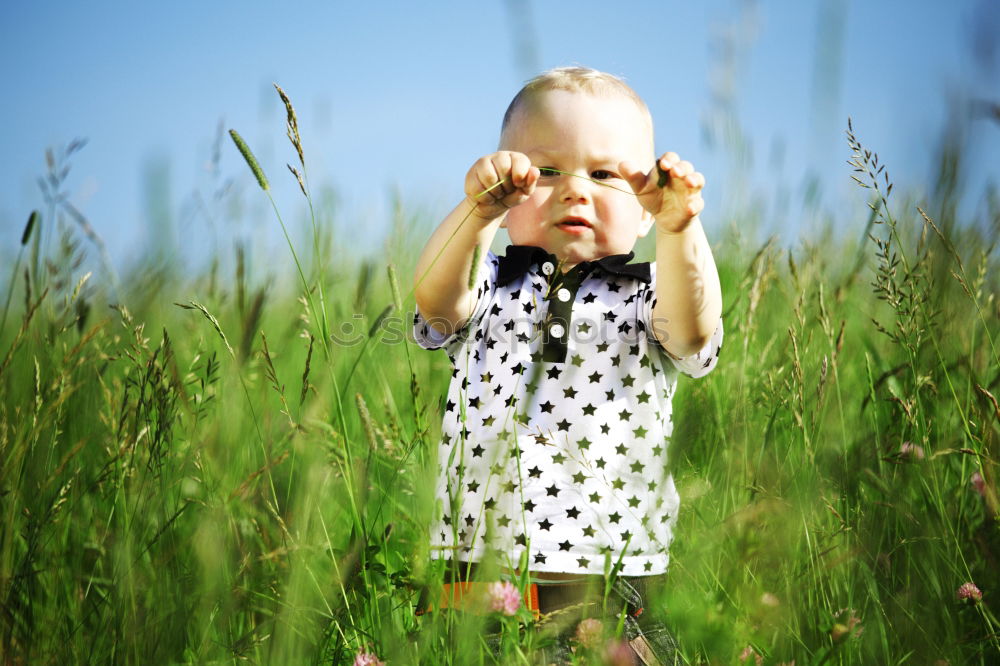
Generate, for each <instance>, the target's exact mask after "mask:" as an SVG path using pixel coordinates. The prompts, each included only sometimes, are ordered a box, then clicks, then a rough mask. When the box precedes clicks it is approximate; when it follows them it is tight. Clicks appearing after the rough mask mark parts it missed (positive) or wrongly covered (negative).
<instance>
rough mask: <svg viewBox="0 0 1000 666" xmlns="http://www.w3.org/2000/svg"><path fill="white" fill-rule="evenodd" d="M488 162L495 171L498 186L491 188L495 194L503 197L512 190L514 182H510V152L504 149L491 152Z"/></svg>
mask: <svg viewBox="0 0 1000 666" xmlns="http://www.w3.org/2000/svg"><path fill="white" fill-rule="evenodd" d="M490 162H491V163H492V164H493V169H494V171H495V172H496V177H497V180H498V181H499V182H500V186H499V187H497V188H496V189H494V190H491V191H492V192H493V194H494V195H495V196H499V197H504V196H506V195H508V194H510V193H511V192H513V191H514V184H513V183H512V182H511V154H510V153H509V152H506V151H500V152H498V153H493V155H491V156H490Z"/></svg>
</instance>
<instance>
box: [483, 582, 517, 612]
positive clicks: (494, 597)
mask: <svg viewBox="0 0 1000 666" xmlns="http://www.w3.org/2000/svg"><path fill="white" fill-rule="evenodd" d="M487 597H488V601H489V608H490V610H492V611H497V612H498V613H503V614H504V615H513V614H514V613H516V612H517V609H518V608H520V607H521V593H520V592H518V590H517V588H516V587H514V585H513V583H510V582H507V581H505V582H502V583H490V585H489V588H487Z"/></svg>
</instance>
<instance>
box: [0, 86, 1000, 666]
mask: <svg viewBox="0 0 1000 666" xmlns="http://www.w3.org/2000/svg"><path fill="white" fill-rule="evenodd" d="M282 96H283V100H284V101H285V102H286V107H287V108H288V109H289V117H290V118H294V116H293V114H292V112H291V110H290V109H291V104H290V102H288V101H287V97H285V96H284V95H282ZM289 128H290V129H289V132H290V138H292V142H293V146H295V149H296V152H297V155H298V157H299V161H300V166H301V167H302V171H303V173H304V171H305V164H304V163H302V162H301V148H300V144H298V135H297V125H295V124H293V123H292V121H291V120H289ZM293 129H295V130H296V131H292V130H293ZM850 140H851V146H852V148H853V149H854V151H855V168H856V169H859V170H860V171H858V173H859V174H860V176H859V177H858V178H859V180H860V182H861V184H862V185H865V186H867V187H869V188H878V189H876V190H875V191H876V194H877V196H876V199H875V200H874V201H873V204H872V206H873V213H874V215H875V217H873V220H874V221H873V224H872V225H871V236H870V238H867V239H865V240H863V241H862V245H854V244H852V243H851V242H849V241H846V240H844V239H843V238H840V239H834V240H829V239H827V240H824V241H823V242H822V243H816V244H809V243H808V242H807V243H805V244H804V245H803V247H802V248H800V249H798V250H796V251H794V252H792V251H788V250H784V249H782V248H780V247H779V246H778V245H777V244H776V243H775V242H773V241H769V242H767V243H764V244H763V245H762V246H759V247H752V246H747V245H745V244H744V243H743V242H742V241H740V240H739V239H738V236H737V235H736V234H735V233H729V234H726V235H723V236H722V237H720V238H718V239H716V243H715V246H716V248H717V260H718V263H719V269H720V274H721V275H722V278H723V291H724V294H725V298H726V311H725V322H726V342H725V348H724V350H723V353H722V355H721V358H720V363H719V366H718V368H717V369H716V370H715V372H713V373H712V374H711V375H710V376H709V377H707V378H705V379H703V380H699V381H686V382H685V381H682V383H681V385H680V388H679V392H678V397H677V399H676V403H675V414H676V416H675V418H676V421H677V424H676V429H675V435H674V442H673V445H672V447H673V448H672V449H671V452H672V456H673V470H674V474H675V477H676V479H677V483H678V486H679V489H680V492H681V496H682V512H681V515H680V519H679V523H678V525H677V530H676V539H675V541H674V544H673V547H672V555H671V557H672V561H671V569H670V574H669V576H668V584H667V585H666V586H665V587H664V589H661V590H659V591H658V594H657V595H656V596H655V599H656V602H657V603H656V604H654V606H655V607H656V608H659V609H660V610H661V612H662V613H663V614H664V617H665V619H666V622H667V624H668V626H669V627H670V629H671V630H672V631H673V633H674V634H675V635H676V637H677V639H678V641H679V643H680V646H681V650H682V652H683V654H684V656H685V658H686V659H687V660H688V661H690V662H692V663H736V662H739V661H740V660H741V655H742V658H743V659H745V663H753V661H754V659H755V657H754V655H760V656H761V657H762V658H763V661H764V663H782V662H791V661H792V660H794V661H795V663H796V664H800V665H802V664H821V663H843V664H872V663H884V664H889V663H901V662H903V661H907V660H909V661H910V662H912V663H934V661H935V660H938V659H944V660H947V661H948V662H949V663H951V664H975V663H995V662H996V660H997V658H998V656H1000V644H998V638H997V632H998V622H997V620H996V618H995V616H994V610H993V609H994V608H995V604H996V599H997V598H1000V587H998V578H997V576H996V571H997V558H998V555H1000V535H998V523H997V517H998V498H997V467H996V450H997V445H998V435H1000V406H998V403H997V400H996V398H995V397H994V396H996V394H997V391H998V384H1000V362H998V356H997V351H996V342H997V336H998V332H1000V304H998V302H997V299H996V294H997V292H998V286H1000V285H998V284H997V281H998V279H1000V270H998V266H997V257H996V253H995V241H994V240H993V239H991V238H987V237H984V234H982V233H980V232H978V231H977V230H976V229H975V228H972V227H970V226H968V225H958V224H954V221H953V220H949V221H947V222H948V223H947V224H937V223H936V222H935V221H933V220H932V219H930V218H929V217H927V216H926V215H924V214H923V213H922V211H921V210H918V209H917V208H916V206H914V205H912V204H909V203H905V204H899V203H896V202H895V200H894V199H890V197H889V189H888V183H889V181H888V177H887V176H885V175H883V174H884V170H883V169H884V167H883V166H882V165H880V164H878V161H877V156H874V155H873V154H872V153H869V151H867V150H865V149H864V148H863V147H862V146H861V144H860V142H858V141H857V140H856V139H855V137H854V136H853V135H852V136H851V137H850ZM295 177H296V179H297V180H299V183H300V187H301V188H302V191H303V193H308V186H307V182H308V181H307V180H305V179H304V178H303V177H301V176H300V175H298V174H296V175H295ZM880 179H881V180H880ZM890 211H895V212H892V213H891V212H890ZM46 219H47V218H46V217H42V218H41V219H40V220H39V221H38V224H40V225H43V224H44V223H45V221H46ZM311 224H312V230H313V247H312V256H311V257H309V256H305V255H303V256H302V257H301V258H302V259H303V260H304V261H299V257H296V259H295V261H293V262H289V266H288V268H289V270H288V273H289V275H288V277H289V278H290V281H291V282H294V283H295V284H296V285H297V286H296V289H297V291H289V290H285V291H283V290H282V288H281V287H280V286H274V287H272V288H271V289H270V290H268V291H266V292H265V289H264V287H263V286H258V287H256V289H258V290H257V291H255V284H256V283H263V281H264V280H265V279H266V278H265V276H256V275H253V274H252V273H250V272H249V271H248V270H247V267H246V265H245V264H244V262H243V261H242V259H240V260H239V261H238V262H237V266H236V268H235V270H234V279H233V281H232V289H231V290H229V289H227V288H225V287H221V286H220V283H222V284H224V283H225V280H220V279H219V277H218V275H217V274H216V269H213V270H212V271H209V272H206V274H204V275H201V276H197V277H195V278H193V279H190V280H187V281H182V280H181V278H180V277H177V276H178V275H179V274H180V271H171V272H170V275H172V276H174V277H172V278H170V281H169V282H167V283H166V284H163V283H161V284H158V285H156V291H150V292H146V291H144V290H143V289H145V288H144V287H140V288H138V289H139V290H137V288H136V287H133V290H132V291H131V292H129V293H127V294H126V295H124V296H123V297H122V299H121V301H120V304H119V305H118V306H117V307H116V309H115V310H113V311H109V314H108V315H105V316H103V317H102V318H97V320H96V321H91V318H92V317H91V314H90V312H91V310H90V308H89V307H86V308H84V307H81V306H80V303H81V302H85V301H86V302H94V301H96V300H98V299H97V295H96V294H95V293H94V292H93V291H88V290H87V289H85V288H84V285H85V284H86V279H85V276H80V275H78V274H76V273H77V272H79V265H80V264H79V261H77V260H76V258H77V257H78V256H79V253H80V250H79V246H78V243H76V242H75V240H74V238H73V236H72V234H70V235H68V236H67V237H66V238H65V240H64V242H63V243H61V244H60V248H59V249H58V250H57V251H56V252H57V255H56V256H54V257H52V260H51V262H50V263H51V265H52V266H53V267H60V268H58V269H54V270H52V271H49V272H47V271H46V270H45V269H43V268H38V269H36V270H35V271H29V273H28V280H27V281H26V282H25V281H23V280H22V281H17V282H15V283H14V284H12V286H11V290H12V292H13V291H14V290H15V289H16V290H17V293H18V294H19V295H23V298H21V299H19V300H20V301H21V302H22V303H23V305H22V306H21V307H19V308H17V309H15V310H14V311H12V313H11V314H12V322H14V323H13V324H12V326H11V327H10V328H9V329H8V328H4V329H3V330H2V331H0V394H2V400H0V512H2V520H0V608H2V611H0V650H2V657H0V660H2V661H3V662H4V663H8V662H10V663H21V662H23V663H54V662H58V663H212V662H224V661H225V662H235V661H249V662H253V663H264V664H268V663H274V664H279V663H280V664H295V663H351V661H352V660H353V659H354V655H355V654H356V653H357V652H358V651H359V650H361V649H366V650H368V651H370V652H372V653H374V654H378V655H379V656H380V658H381V659H383V660H384V661H386V662H387V663H390V664H393V663H396V664H416V663H433V664H441V663H445V664H469V663H493V658H492V657H490V656H488V655H490V650H489V648H488V647H487V645H486V639H485V638H484V637H485V636H487V635H491V634H492V635H495V636H496V641H497V644H498V645H499V647H498V648H497V649H498V650H499V652H500V654H501V655H502V656H501V657H500V663H532V660H533V659H534V658H535V656H536V655H537V654H538V651H539V650H540V649H544V647H545V646H546V645H547V641H548V642H551V636H549V635H547V634H546V631H545V627H544V626H543V625H539V624H537V623H535V622H534V621H533V620H532V619H531V617H530V615H529V614H527V613H522V614H521V615H519V616H515V617H512V618H482V617H476V616H472V615H469V616H466V615H463V614H460V613H430V614H425V615H419V616H418V615H416V614H415V613H414V611H415V610H416V609H417V608H418V606H419V605H421V604H420V595H421V592H422V591H423V590H424V589H434V586H435V585H439V584H440V582H441V581H442V580H443V579H444V576H445V573H446V572H445V571H444V566H443V565H441V564H440V563H437V562H432V560H431V555H430V552H429V546H428V541H427V538H426V534H425V533H426V526H427V524H428V523H429V521H430V517H431V515H432V514H433V512H434V510H435V507H434V498H433V492H432V489H433V476H434V469H435V466H436V464H437V463H436V460H435V455H436V453H435V441H436V435H437V424H438V422H439V418H440V406H439V398H440V397H441V396H443V395H444V393H445V389H446V387H447V382H448V379H449V377H450V370H449V368H448V365H447V359H446V358H445V357H444V355H443V354H430V353H425V352H420V351H417V350H416V349H415V348H413V347H412V345H410V344H409V343H406V342H404V341H403V340H402V339H401V338H402V336H401V334H402V333H403V332H404V331H405V330H406V329H407V328H408V322H407V321H406V317H405V316H402V313H405V312H408V311H410V310H412V307H413V304H412V298H410V296H409V295H408V294H407V293H406V291H407V284H406V282H405V281H404V282H403V285H402V289H400V286H399V285H398V284H397V283H396V271H395V268H394V267H393V263H395V262H398V263H399V267H400V272H401V274H402V275H404V276H406V275H410V274H411V270H412V265H410V264H409V256H410V253H407V252H406V251H405V249H403V248H400V249H399V250H398V251H397V252H395V253H393V256H389V257H384V258H382V259H381V260H379V261H378V262H376V261H375V260H372V261H371V262H368V263H364V262H361V261H359V260H357V258H354V257H352V256H351V255H350V251H349V250H348V249H347V248H342V249H340V250H335V252H337V254H336V256H335V257H332V256H330V255H329V254H327V250H326V247H325V245H324V243H323V242H322V241H321V237H322V234H323V233H324V231H323V230H322V229H321V228H320V227H319V226H318V225H317V222H316V218H315V216H312V220H311ZM39 232H40V230H38V229H36V232H35V233H36V237H37V235H38V233H39ZM237 256H238V257H240V258H241V257H242V248H241V247H240V248H239V249H238V250H237ZM859 256H860V257H862V259H863V261H862V267H861V269H860V270H859V269H858V266H857V261H856V257H859ZM386 264H387V265H386ZM38 265H39V266H41V265H42V264H41V262H39V264H38ZM323 265H326V266H328V267H329V268H326V269H323V270H320V268H319V267H320V266H323ZM310 266H312V267H313V268H310ZM383 267H384V268H387V270H383ZM138 277H139V276H136V277H135V279H126V280H125V281H124V284H132V285H146V284H151V282H150V281H148V280H140V279H138ZM276 284H278V285H280V284H281V282H280V281H277V282H276ZM22 292H23V294H22ZM248 293H249V294H254V293H256V294H257V296H256V297H253V296H251V300H252V302H251V303H248V302H247V299H246V294H248ZM265 293H266V297H265ZM166 294H175V295H176V296H175V298H167V297H166ZM315 294H318V295H319V297H318V299H314V295H315ZM9 296H10V294H9V295H8V300H9ZM174 300H177V301H180V302H185V303H189V304H190V305H185V306H181V307H174V306H173V305H171V302H172V301H174ZM14 302H15V303H16V302H18V301H17V300H15V301H14ZM355 315H360V317H355ZM15 317H16V319H15ZM147 331H156V333H155V334H154V335H152V336H151V337H150V336H149V335H148V333H147ZM230 341H232V342H233V345H231V344H230ZM317 342H318V343H319V344H318V345H317V344H316V343H317ZM234 347H235V348H234ZM314 347H318V349H317V352H319V351H322V352H323V353H322V355H321V354H319V353H316V354H314ZM967 581H971V582H975V583H976V585H978V587H979V589H981V590H982V595H983V596H982V599H981V600H980V601H974V600H972V601H959V600H958V599H957V597H956V591H957V590H958V589H959V587H960V586H961V585H962V584H963V583H965V582H967Z"/></svg>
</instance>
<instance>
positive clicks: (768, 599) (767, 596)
mask: <svg viewBox="0 0 1000 666" xmlns="http://www.w3.org/2000/svg"><path fill="white" fill-rule="evenodd" d="M760 603H761V604H763V605H765V606H769V607H770V608H777V607H778V606H780V605H781V601H779V600H778V597H776V596H774V595H773V594H771V593H770V592H765V593H764V594H762V595H760Z"/></svg>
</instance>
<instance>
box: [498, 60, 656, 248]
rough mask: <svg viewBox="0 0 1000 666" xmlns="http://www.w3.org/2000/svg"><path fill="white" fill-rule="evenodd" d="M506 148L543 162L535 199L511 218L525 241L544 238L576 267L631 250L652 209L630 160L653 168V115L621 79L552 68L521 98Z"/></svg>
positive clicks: (508, 124)
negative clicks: (628, 174) (636, 191)
mask: <svg viewBox="0 0 1000 666" xmlns="http://www.w3.org/2000/svg"><path fill="white" fill-rule="evenodd" d="M500 149H501V150H510V151H516V152H520V153H524V154H526V155H527V156H528V158H529V159H530V160H531V163H532V165H533V166H535V167H538V169H539V170H540V172H541V173H540V177H539V179H538V185H537V186H536V188H535V191H534V192H533V193H532V195H531V197H529V199H528V200H527V201H525V202H524V203H522V204H520V205H519V206H516V207H514V208H512V209H511V210H510V211H509V212H508V213H507V217H506V219H505V221H504V226H505V227H506V228H507V230H508V232H509V234H510V237H511V241H512V242H513V243H514V244H515V245H537V246H539V247H542V248H544V249H545V250H546V251H548V252H550V253H552V254H554V255H556V256H557V257H559V258H560V259H561V260H563V261H564V262H565V264H566V265H567V266H574V265H576V264H578V263H580V262H581V261H591V260H594V259H599V258H601V257H605V256H608V255H612V254H623V253H626V252H629V251H630V250H631V249H632V247H633V246H634V245H635V241H636V239H638V238H639V237H640V236H644V235H646V232H648V231H649V228H650V225H651V224H652V217H651V216H650V215H649V213H647V212H646V211H645V209H643V208H642V206H641V205H640V204H639V202H638V200H637V199H636V197H635V196H634V195H633V194H632V189H631V187H630V186H629V184H628V182H626V181H625V180H624V178H622V170H621V168H620V165H621V163H622V162H628V163H630V164H631V165H632V168H633V169H635V168H638V169H641V170H642V171H643V172H648V171H649V170H650V169H652V167H653V163H654V155H653V123H652V119H651V118H650V115H649V111H648V109H647V108H646V105H645V104H644V103H643V101H642V99H640V98H639V96H638V95H637V94H636V93H635V91H633V90H632V89H631V88H630V87H628V86H627V85H626V84H625V83H624V82H623V81H622V80H621V79H618V78H616V77H614V76H612V75H610V74H605V73H603V72H598V71H595V70H591V69H585V68H582V67H568V68H560V69H554V70H550V71H548V72H545V73H543V74H541V75H539V76H537V77H535V78H534V79H532V80H531V81H529V82H528V83H527V84H526V85H525V86H524V88H522V89H521V91H520V92H519V93H518V94H517V95H516V96H515V97H514V100H513V101H512V102H511V104H510V107H509V108H508V109H507V113H506V114H505V116H504V122H503V128H502V130H501V134H500Z"/></svg>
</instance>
